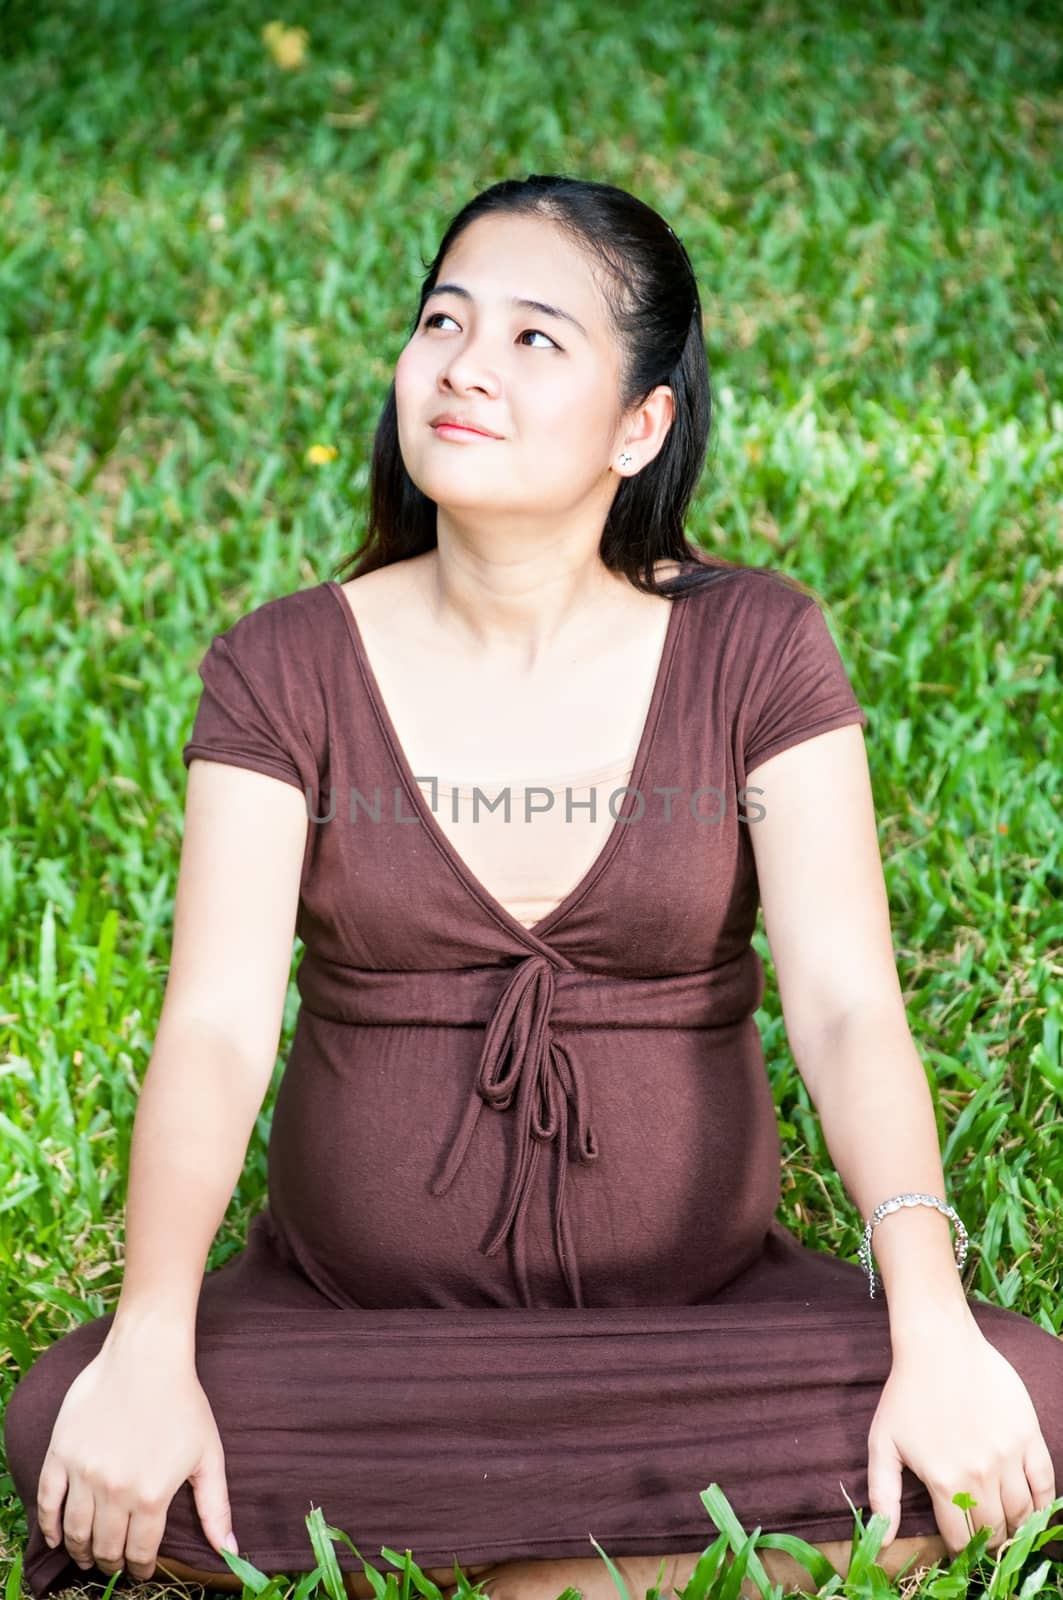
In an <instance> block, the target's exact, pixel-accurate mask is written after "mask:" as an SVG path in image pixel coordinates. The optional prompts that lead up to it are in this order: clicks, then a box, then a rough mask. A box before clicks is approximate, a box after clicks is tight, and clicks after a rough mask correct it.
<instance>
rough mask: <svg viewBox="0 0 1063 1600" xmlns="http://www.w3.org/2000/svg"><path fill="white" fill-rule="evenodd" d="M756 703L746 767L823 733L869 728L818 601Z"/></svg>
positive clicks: (789, 637) (788, 641)
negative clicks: (849, 725) (855, 726)
mask: <svg viewBox="0 0 1063 1600" xmlns="http://www.w3.org/2000/svg"><path fill="white" fill-rule="evenodd" d="M752 700H753V703H752V704H751V706H749V707H748V708H747V712H748V715H747V717H746V720H745V728H744V734H743V741H742V750H743V765H744V768H745V771H746V772H747V773H748V772H751V771H752V770H753V768H754V767H756V766H758V765H759V763H760V762H762V761H766V760H767V758H768V757H769V756H774V755H778V754H779V752H780V751H781V750H787V749H789V747H790V746H791V745H795V744H800V743H801V742H802V740H804V739H811V738H812V737H813V736H814V735H815V734H817V733H827V732H828V731H829V730H830V729H831V728H841V727H844V726H845V725H846V724H847V723H851V722H856V723H859V724H860V725H861V726H862V727H866V726H867V712H866V711H864V710H863V709H862V707H861V705H860V703H859V701H858V700H857V698H856V695H855V694H854V692H853V687H852V684H851V683H850V682H849V677H848V674H847V672H846V670H845V665H844V663H843V661H842V658H841V656H840V655H839V653H838V647H837V645H836V644H835V643H834V640H833V638H832V637H831V633H830V630H829V628H828V627H827V622H826V619H825V617H824V615H823V612H822V610H821V609H820V606H819V604H818V602H817V601H816V600H814V599H811V598H810V599H809V601H808V604H807V605H806V606H804V607H803V608H802V609H801V611H800V612H799V614H798V617H797V620H796V621H795V622H794V624H793V626H792V627H791V628H790V630H789V632H788V633H787V634H786V637H785V640H784V643H783V645H782V647H781V649H780V651H779V655H778V658H777V660H776V662H775V666H774V668H773V670H772V671H771V672H770V673H769V674H767V675H766V681H765V684H764V685H763V687H761V686H759V685H758V686H757V687H756V689H755V690H754V691H752Z"/></svg>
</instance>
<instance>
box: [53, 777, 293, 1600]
mask: <svg viewBox="0 0 1063 1600" xmlns="http://www.w3.org/2000/svg"><path fill="white" fill-rule="evenodd" d="M308 825H309V819H308V815H307V807H306V799H305V796H304V794H303V792H302V791H301V790H300V789H297V788H296V787H295V786H294V785H293V784H288V783H284V782H282V781H280V780H278V779H275V778H271V777H268V776H267V775H266V774H264V773H262V772H256V771H251V770H248V769H245V768H241V767H235V766H229V765H227V764H224V763H221V762H214V761H205V760H193V761H192V762H191V764H190V767H189V774H188V786H187V796H186V803H185V827H184V838H183V842H182V848H181V860H180V867H179V871H178V881H177V891H176V903H175V908H174V931H173V941H172V951H171V964H170V972H169V977H168V980H167V984H166V993H165V997H164V1000H163V1006H162V1012H161V1016H160V1020H159V1026H158V1029H157V1031H156V1036H155V1042H154V1045H153V1048H152V1053H151V1059H150V1061H149V1063H148V1068H147V1071H146V1072H145V1075H144V1083H143V1087H142V1089H141V1093H140V1098H139V1100H138V1104H137V1110H136V1116H135V1118H134V1124H133V1140H132V1148H131V1151H130V1171H129V1187H128V1193H127V1197H126V1253H125V1267H124V1271H123V1279H122V1288H121V1292H120V1295H119V1300H118V1305H117V1307H116V1309H115V1314H114V1318H113V1321H112V1324H111V1327H110V1329H109V1331H108V1333H107V1336H106V1338H105V1340H104V1342H103V1344H102V1346H101V1348H100V1351H99V1353H98V1355H97V1356H96V1357H94V1358H93V1360H92V1361H91V1362H90V1363H89V1364H88V1366H87V1367H86V1368H84V1369H83V1370H82V1371H81V1372H80V1373H79V1374H78V1376H77V1377H76V1378H75V1379H74V1381H73V1383H72V1384H71V1385H70V1388H69V1389H68V1391H67V1394H66V1397H65V1398H64V1400H63V1403H62V1406H61V1408H60V1411H59V1414H58V1416H57V1418H56V1421H55V1426H54V1428H53V1431H52V1437H51V1441H50V1444H49V1448H48V1451H47V1454H46V1456H45V1460H44V1464H43V1466H42V1469H41V1475H40V1481H39V1485H38V1492H37V1515H38V1520H39V1523H40V1527H41V1532H42V1534H43V1535H44V1537H45V1538H46V1539H47V1540H48V1542H49V1543H50V1544H52V1545H57V1544H58V1543H59V1542H60V1539H62V1541H63V1542H64V1543H65V1545H66V1547H67V1549H68V1550H69V1552H70V1554H71V1555H72V1556H73V1557H74V1558H75V1559H76V1560H79V1561H81V1562H82V1564H85V1565H88V1564H91V1562H92V1561H93V1560H95V1561H96V1564H97V1565H98V1566H100V1567H101V1568H103V1570H105V1571H114V1570H117V1568H118V1567H119V1566H125V1567H126V1569H127V1570H128V1571H129V1573H130V1574H131V1576H133V1577H143V1578H146V1577H150V1575H151V1572H152V1570H153V1568H154V1564H155V1557H156V1553H157V1551H158V1548H159V1543H160V1541H161V1538H162V1534H163V1532H164V1530H165V1525H166V1513H167V1508H168V1506H169V1503H170V1501H171V1500H172V1498H173V1495H174V1494H175V1493H176V1491H177V1489H178V1488H179V1487H180V1485H181V1484H182V1483H183V1482H184V1481H185V1480H186V1479H188V1480H189V1481H190V1482H191V1484H192V1488H193V1492H194V1494H195V1500H196V1506H197V1510H198V1512H199V1516H200V1520H201V1522H202V1524H203V1528H204V1532H205V1534H206V1536H207V1538H208V1540H209V1541H210V1543H211V1544H212V1545H213V1546H214V1547H215V1548H220V1547H221V1543H222V1541H223V1540H224V1538H225V1536H226V1534H227V1533H228V1531H229V1529H230V1526H231V1524H230V1521H229V1503H228V1491H227V1486H226V1483H225V1475H224V1460H223V1455H222V1449H221V1441H220V1439H219V1437H218V1432H217V1427H216V1424H215V1422H214V1417H213V1413H212V1411H211V1408H210V1405H209V1402H208V1401H207V1398H206V1396H205V1395H204V1393H203V1391H202V1389H201V1387H200V1385H199V1382H198V1378H197V1375H196V1369H195V1320H196V1309H197V1306H198V1301H199V1291H200V1288H201V1286H202V1282H203V1274H204V1268H205V1265H206V1258H207V1254H208V1252H209V1250H210V1246H211V1243H212V1241H213V1238H214V1235H215V1233H216V1232H217V1229H218V1225H219V1223H220V1222H221V1219H222V1217H223V1216H224V1215H225V1211H226V1208H227V1207H228V1204H229V1201H230V1199H231V1198H232V1194H233V1191H234V1189H235V1187H236V1183H237V1180H238V1178H239V1176H240V1172H241V1170H242V1167H243V1163H244V1159H245V1156H246V1153H247V1145H248V1141H249V1139H250V1137H251V1132H252V1130H253V1128H254V1124H255V1119H256V1117H257V1115H258V1113H259V1111H260V1109H261V1107H262V1102H263V1100H264V1099H265V1096H266V1093H267V1091H268V1089H269V1085H270V1082H271V1079H272V1074H273V1067H274V1064H275V1061H276V1055H277V1045H278V1041H279V1038H280V1030H281V1024H282V1022H283V1016H284V1001H285V996H286V994H287V988H288V975H289V972H290V970H291V958H292V942H293V938H294V933H295V919H296V912H297V909H298V903H299V884H300V877H301V871H302V862H303V853H304V849H305V845H306V832H307V828H308ZM64 1500H65V1509H64Z"/></svg>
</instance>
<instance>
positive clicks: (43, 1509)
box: [37, 1450, 69, 1550]
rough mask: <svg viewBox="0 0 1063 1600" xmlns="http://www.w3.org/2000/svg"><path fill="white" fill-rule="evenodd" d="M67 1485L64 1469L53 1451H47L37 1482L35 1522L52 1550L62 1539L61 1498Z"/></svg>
mask: <svg viewBox="0 0 1063 1600" xmlns="http://www.w3.org/2000/svg"><path fill="white" fill-rule="evenodd" d="M68 1483H69V1480H68V1478H67V1475H66V1468H65V1467H64V1466H63V1463H62V1462H61V1461H60V1459H59V1457H58V1456H57V1455H56V1453H55V1451H54V1450H49V1451H48V1453H47V1455H46V1456H45V1458H44V1465H43V1466H42V1467H41V1475H40V1477H39V1478H38V1480H37V1522H38V1524H39V1525H40V1530H41V1533H42V1534H43V1536H44V1539H45V1541H46V1542H47V1543H48V1544H50V1545H51V1547H52V1549H53V1550H54V1549H55V1547H56V1545H57V1544H60V1543H61V1542H62V1538H63V1516H62V1512H63V1496H64V1495H65V1494H66V1491H67V1487H68Z"/></svg>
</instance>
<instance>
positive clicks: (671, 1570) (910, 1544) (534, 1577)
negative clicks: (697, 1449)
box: [156, 1534, 947, 1600]
mask: <svg viewBox="0 0 1063 1600" xmlns="http://www.w3.org/2000/svg"><path fill="white" fill-rule="evenodd" d="M708 1542H709V1543H711V1542H712V1541H711V1540H709V1541H708ZM814 1548H815V1549H817V1550H819V1551H821V1552H822V1553H823V1555H825V1556H826V1558H827V1560H828V1561H829V1562H830V1564H831V1566H832V1567H833V1568H834V1570H835V1571H836V1572H839V1573H840V1574H841V1575H842V1577H843V1578H844V1577H845V1576H846V1574H847V1573H848V1570H849V1556H850V1553H851V1549H852V1546H851V1543H850V1541H848V1540H844V1539H842V1540H833V1541H829V1542H826V1543H823V1544H818V1545H815V1546H814ZM701 1554H702V1552H701V1551H700V1550H694V1551H689V1552H688V1551H682V1552H680V1553H679V1554H668V1555H665V1556H664V1557H663V1560H664V1573H663V1575H662V1577H661V1581H660V1589H661V1594H662V1596H665V1597H670V1596H671V1595H672V1594H673V1593H678V1591H679V1590H681V1589H683V1588H684V1587H685V1586H686V1584H687V1583H688V1582H689V1580H690V1577H691V1575H692V1574H693V1571H694V1568H695V1567H696V1566H697V1564H698V1561H699V1559H700V1557H701ZM757 1554H758V1555H759V1557H760V1559H761V1561H762V1562H763V1564H764V1569H765V1571H766V1572H767V1574H768V1577H769V1579H770V1581H771V1582H772V1583H781V1584H782V1586H783V1592H784V1594H789V1593H791V1592H792V1591H793V1590H808V1591H811V1589H812V1581H811V1575H810V1574H809V1573H808V1572H807V1570H806V1569H805V1568H804V1567H802V1566H801V1565H800V1564H799V1563H798V1562H797V1561H795V1560H794V1558H793V1557H792V1556H790V1555H788V1554H787V1553H786V1552H785V1551H783V1550H759V1551H758V1552H757ZM913 1557H914V1560H913ZM610 1559H611V1560H612V1561H613V1562H614V1564H615V1565H616V1568H617V1570H618V1571H619V1573H620V1576H621V1577H622V1578H623V1580H624V1582H625V1584H626V1585H627V1589H628V1593H629V1594H630V1596H631V1600H645V1595H646V1592H647V1590H648V1589H649V1588H650V1587H651V1585H653V1584H654V1583H656V1582H657V1572H658V1568H659V1567H660V1564H661V1560H662V1557H661V1556H612V1557H611V1558H610ZM910 1561H911V1562H912V1566H911V1568H910V1573H912V1574H914V1573H915V1572H916V1571H917V1570H918V1569H919V1568H920V1567H924V1566H929V1565H930V1564H931V1563H932V1562H935V1561H942V1562H945V1561H947V1550H946V1547H945V1541H944V1539H942V1538H941V1536H940V1535H938V1534H922V1535H920V1536H919V1537H918V1538H914V1539H895V1540H894V1541H893V1543H892V1544H891V1545H890V1547H889V1549H888V1550H884V1551H882V1552H880V1554H879V1556H878V1565H879V1566H880V1567H882V1569H883V1570H884V1571H885V1572H886V1573H887V1574H888V1575H889V1576H890V1577H891V1578H893V1577H896V1575H897V1573H898V1572H900V1570H901V1568H902V1567H905V1566H907V1564H908V1563H909V1562H910ZM156 1570H157V1572H159V1573H162V1574H164V1575H165V1574H169V1575H172V1576H173V1577H175V1578H180V1579H182V1580H183V1581H186V1582H190V1583H198V1584H202V1586H203V1587H204V1588H205V1589H208V1590H214V1591H215V1592H218V1593H230V1594H231V1593H235V1594H239V1593H240V1591H241V1590H242V1588H243V1583H242V1581H241V1579H240V1578H238V1577H237V1576H236V1574H235V1573H233V1572H226V1573H219V1572H208V1571H206V1570H203V1569H200V1568H196V1567H189V1566H186V1565H185V1563H184V1562H183V1561H177V1560H175V1559H174V1558H173V1557H172V1556H165V1555H163V1554H162V1553H161V1552H160V1554H159V1557H158V1562H157V1567H156ZM424 1571H425V1574H426V1576H427V1577H429V1578H430V1579H431V1580H432V1582H433V1583H435V1584H437V1585H438V1586H439V1588H440V1589H441V1590H442V1592H443V1595H444V1596H445V1597H446V1600H453V1597H454V1596H456V1595H457V1592H458V1586H457V1583H456V1581H455V1579H454V1569H453V1567H426V1568H425V1569H424ZM462 1571H463V1572H464V1573H465V1575H466V1577H468V1578H469V1580H470V1582H471V1583H473V1584H474V1585H475V1584H476V1583H482V1584H483V1589H484V1593H485V1595H486V1596H487V1597H488V1600H557V1596H558V1595H559V1594H560V1593H561V1592H562V1590H563V1589H565V1588H566V1587H567V1586H568V1585H569V1584H571V1585H572V1586H573V1587H574V1588H576V1589H579V1590H580V1591H581V1592H582V1594H583V1597H584V1600H618V1591H617V1588H616V1585H615V1584H614V1582H613V1579H612V1576H611V1574H610V1572H609V1570H608V1568H607V1567H606V1565H605V1562H604V1561H603V1560H602V1559H601V1557H600V1556H595V1557H594V1558H593V1559H591V1560H587V1559H584V1558H581V1559H579V1560H569V1559H567V1558H563V1559H560V1560H556V1561H500V1562H495V1563H491V1562H487V1563H484V1564H482V1565H480V1566H470V1567H466V1566H464V1565H463V1566H462ZM343 1579H344V1586H345V1588H346V1590H347V1593H348V1595H350V1596H351V1597H352V1600H372V1596H373V1593H374V1591H373V1587H372V1585H371V1584H370V1582H369V1579H368V1578H367V1577H366V1575H365V1573H364V1572H345V1573H344V1575H343ZM739 1593H740V1596H741V1600H761V1595H760V1590H759V1589H758V1588H757V1587H756V1585H755V1584H754V1582H753V1580H752V1579H751V1578H750V1577H749V1576H748V1575H747V1576H746V1577H745V1578H744V1579H743V1580H742V1587H741V1590H740V1591H739Z"/></svg>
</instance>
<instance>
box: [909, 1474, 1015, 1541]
mask: <svg viewBox="0 0 1063 1600" xmlns="http://www.w3.org/2000/svg"><path fill="white" fill-rule="evenodd" d="M926 1488H927V1492H928V1493H929V1495H930V1499H931V1502H932V1504H933V1507H934V1518H935V1520H936V1522H937V1525H938V1528H939V1529H940V1531H941V1537H942V1538H943V1539H944V1541H945V1545H946V1548H947V1550H948V1553H949V1559H950V1560H952V1559H953V1558H954V1557H956V1556H958V1555H959V1554H960V1552H961V1550H964V1549H966V1547H967V1545H968V1544H970V1542H971V1539H972V1538H973V1536H974V1535H975V1534H976V1533H977V1532H978V1530H979V1529H980V1528H981V1526H982V1524H983V1522H984V1523H986V1524H988V1526H989V1527H990V1528H991V1529H992V1530H994V1531H995V1529H996V1523H995V1522H994V1520H993V1516H992V1513H991V1512H990V1511H989V1494H988V1491H987V1490H986V1489H985V1487H984V1486H983V1485H979V1484H977V1483H976V1482H975V1481H974V1477H973V1474H972V1473H969V1472H964V1473H960V1474H959V1475H958V1477H957V1478H956V1479H943V1478H938V1479H935V1480H934V1481H933V1482H930V1483H927V1485H926ZM961 1491H962V1492H964V1493H966V1494H969V1495H970V1497H971V1499H972V1500H973V1501H974V1504H973V1505H972V1506H971V1507H970V1509H969V1510H967V1511H964V1510H963V1509H962V1508H961V1507H960V1506H958V1505H954V1504H953V1499H952V1497H953V1495H955V1494H960V1493H961ZM997 1516H998V1517H999V1518H1000V1521H1001V1522H1003V1512H1002V1511H1001V1510H1000V1508H999V1507H998V1508H997ZM968 1517H970V1519H971V1525H970V1526H969V1527H968V1524H967V1518H968ZM990 1537H992V1534H991V1535H990Z"/></svg>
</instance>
